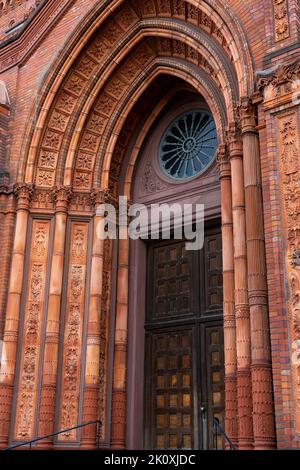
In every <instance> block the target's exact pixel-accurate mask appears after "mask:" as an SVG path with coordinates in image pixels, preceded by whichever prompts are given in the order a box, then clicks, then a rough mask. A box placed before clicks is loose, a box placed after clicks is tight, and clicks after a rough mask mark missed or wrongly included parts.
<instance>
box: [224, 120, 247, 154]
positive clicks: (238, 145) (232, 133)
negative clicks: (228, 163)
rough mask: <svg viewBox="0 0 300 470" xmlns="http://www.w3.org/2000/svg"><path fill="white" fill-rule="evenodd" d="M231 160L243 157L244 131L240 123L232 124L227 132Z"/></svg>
mask: <svg viewBox="0 0 300 470" xmlns="http://www.w3.org/2000/svg"><path fill="white" fill-rule="evenodd" d="M226 140H227V145H228V151H229V158H230V159H232V158H242V157H243V141H242V131H241V127H240V124H239V122H238V121H234V122H231V123H230V124H229V126H228V129H227V131H226Z"/></svg>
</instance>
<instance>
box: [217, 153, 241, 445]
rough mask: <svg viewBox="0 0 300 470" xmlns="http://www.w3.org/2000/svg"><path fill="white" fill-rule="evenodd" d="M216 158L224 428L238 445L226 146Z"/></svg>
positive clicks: (231, 240)
mask: <svg viewBox="0 0 300 470" xmlns="http://www.w3.org/2000/svg"><path fill="white" fill-rule="evenodd" d="M217 160H218V163H219V168H220V182H221V208H222V254H223V298H224V303H223V305H224V307H223V318H224V352H225V430H226V433H227V434H228V436H229V437H230V439H231V440H232V441H233V442H234V443H235V444H237V437H238V422H237V377H236V372H237V357H236V325H235V312H234V259H233V218H232V196H231V191H232V189H231V170H230V162H229V158H228V152H227V148H226V145H220V146H219V152H218V156H217Z"/></svg>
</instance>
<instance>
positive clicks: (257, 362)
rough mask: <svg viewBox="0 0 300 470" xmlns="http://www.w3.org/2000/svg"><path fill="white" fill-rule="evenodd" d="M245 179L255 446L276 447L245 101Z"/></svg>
mask: <svg viewBox="0 0 300 470" xmlns="http://www.w3.org/2000/svg"><path fill="white" fill-rule="evenodd" d="M241 122H242V133H243V156H244V179H245V197H246V230H247V258H248V292H249V303H250V318H251V355H252V365H251V371H252V393H253V426H254V446H255V449H272V448H274V447H275V424H274V405H273V390H272V370H271V351H270V331H269V318H268V294H267V281H266V259H265V244H264V222H263V204H262V190H261V174H260V152H259V140H258V134H257V131H256V116H255V109H254V107H252V105H251V103H250V102H249V101H248V100H243V101H242V106H241Z"/></svg>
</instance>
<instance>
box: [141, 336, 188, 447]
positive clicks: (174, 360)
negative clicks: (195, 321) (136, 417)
mask: <svg viewBox="0 0 300 470" xmlns="http://www.w3.org/2000/svg"><path fill="white" fill-rule="evenodd" d="M147 336H148V338H147V343H148V352H149V358H151V371H149V374H147V375H146V377H147V379H146V389H147V390H148V393H147V394H146V395H147V401H146V406H147V407H148V411H149V412H148V420H149V422H148V426H147V429H148V430H149V435H148V436H147V437H148V439H147V440H148V446H147V447H148V448H152V449H154V448H156V449H193V448H194V446H195V444H197V443H195V436H197V430H196V427H197V422H196V421H197V420H196V419H195V417H194V401H195V400H197V397H196V395H195V393H194V388H195V387H194V383H195V382H196V377H195V374H196V369H195V364H194V363H193V357H194V354H193V348H194V338H195V331H194V328H190V329H185V330H181V331H178V330H172V331H170V330H167V331H160V332H149V333H148V335H147Z"/></svg>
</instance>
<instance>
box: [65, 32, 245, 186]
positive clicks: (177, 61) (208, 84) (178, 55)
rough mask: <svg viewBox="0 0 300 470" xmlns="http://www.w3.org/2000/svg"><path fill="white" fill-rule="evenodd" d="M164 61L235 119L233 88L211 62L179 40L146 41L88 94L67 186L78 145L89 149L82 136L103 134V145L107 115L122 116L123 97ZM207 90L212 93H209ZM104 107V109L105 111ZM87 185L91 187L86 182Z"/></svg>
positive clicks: (68, 162)
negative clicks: (185, 75)
mask: <svg viewBox="0 0 300 470" xmlns="http://www.w3.org/2000/svg"><path fill="white" fill-rule="evenodd" d="M174 43H175V47H176V48H177V51H179V52H176V49H175V53H174ZM128 47H129V46H128ZM167 54H169V57H165V58H164V56H166V55H167ZM162 60H166V61H167V62H169V63H172V67H173V68H170V71H171V74H172V73H173V74H174V73H177V72H178V73H179V71H180V70H185V71H186V72H188V71H189V73H188V75H189V77H190V78H189V79H188V81H191V80H192V81H193V85H194V86H195V87H196V88H199V86H200V88H201V83H202V93H203V94H205V95H206V96H207V99H209V100H210V101H212V95H216V96H218V95H219V96H220V99H219V104H218V107H217V106H216V105H214V106H213V108H214V110H216V111H217V108H220V106H221V102H222V99H221V96H224V100H225V105H226V107H227V109H228V114H229V119H231V120H232V119H233V118H234V109H233V104H232V103H233V102H235V101H236V100H233V98H232V93H231V89H230V87H228V85H226V81H225V79H224V77H223V73H222V71H221V70H219V71H218V72H215V70H214V69H213V67H212V66H211V65H210V63H209V61H208V60H207V59H206V58H205V57H204V56H202V55H201V54H200V53H198V52H197V50H196V49H194V48H192V47H191V46H189V45H186V44H185V43H184V42H180V41H178V39H171V38H169V37H158V38H156V40H154V39H153V38H148V39H147V38H146V39H145V40H144V42H141V43H140V44H139V45H138V46H137V47H136V50H135V52H133V54H132V55H131V56H130V58H129V59H125V60H124V62H123V63H122V64H121V65H120V66H119V67H116V66H115V70H114V72H112V73H111V75H109V74H108V73H107V74H106V75H105V80H103V81H101V83H100V82H98V83H97V84H96V86H95V87H94V90H93V91H92V92H91V94H90V95H89V98H88V100H87V102H86V103H85V106H84V108H83V109H82V110H81V114H80V116H79V118H78V120H77V123H76V127H75V132H73V133H72V140H71V144H70V145H69V146H68V148H69V152H68V155H67V158H66V172H65V176H64V184H70V181H71V174H72V168H73V160H74V153H75V152H76V149H77V147H78V146H79V150H78V152H79V153H80V152H81V151H82V150H86V149H84V148H83V149H82V148H81V144H82V140H81V143H80V144H79V143H78V142H79V139H80V136H81V139H83V136H82V135H83V134H84V132H88V131H92V134H93V133H95V137H96V134H97V133H98V134H99V135H98V140H100V138H101V135H102V140H101V146H103V145H104V144H103V142H104V141H105V139H104V138H105V133H106V132H107V131H106V130H105V129H108V127H107V126H106V122H107V120H108V115H115V114H116V115H117V114H119V108H120V107H121V103H122V102H123V101H124V97H123V95H124V96H125V95H126V94H127V95H130V92H129V90H130V89H133V88H135V87H136V86H137V85H136V84H137V83H138V81H139V80H141V79H143V78H144V80H146V73H147V72H146V71H147V70H148V68H153V67H154V66H155V64H156V65H157V64H158V62H159V61H160V62H161V61H162ZM199 63H201V64H202V68H198V67H197V68H195V65H196V66H197V65H199ZM113 65H115V64H113ZM113 65H112V68H113ZM204 67H205V68H204ZM172 70H173V71H172ZM209 73H210V74H211V76H210V77H209V75H208V74H209ZM200 77H201V78H200ZM219 77H220V78H219ZM227 80H228V78H227ZM103 82H104V83H103ZM130 82H131V83H130ZM221 83H222V84H223V87H224V88H223V89H221ZM203 84H205V86H203ZM99 88H100V89H101V91H100V93H99V92H98V91H97V90H99ZM206 90H210V91H209V92H207V91H206ZM222 92H223V93H222ZM96 97H97V98H96ZM125 101H126V98H125ZM99 103H100V104H99ZM104 105H105V108H103V106H104ZM101 109H102V111H101ZM103 109H105V112H103ZM223 109H224V105H223ZM219 114H220V113H219V111H217V115H219ZM87 116H88V117H87ZM216 119H217V120H218V121H219V124H220V125H219V129H220V135H221V134H222V131H221V128H222V129H224V119H223V123H222V126H221V121H220V119H219V118H217V116H216ZM105 126H106V127H105ZM110 132H111V129H110ZM90 135H91V134H90ZM84 145H86V144H84ZM95 147H99V143H98V144H96V143H95ZM93 152H94V153H97V150H96V148H94V149H93ZM77 161H78V157H77ZM97 161H100V162H101V158H100V160H99V157H98V159H97ZM86 184H88V182H87V181H86ZM76 186H78V185H76V181H75V187H76ZM81 189H87V186H86V187H84V185H83V187H81Z"/></svg>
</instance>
